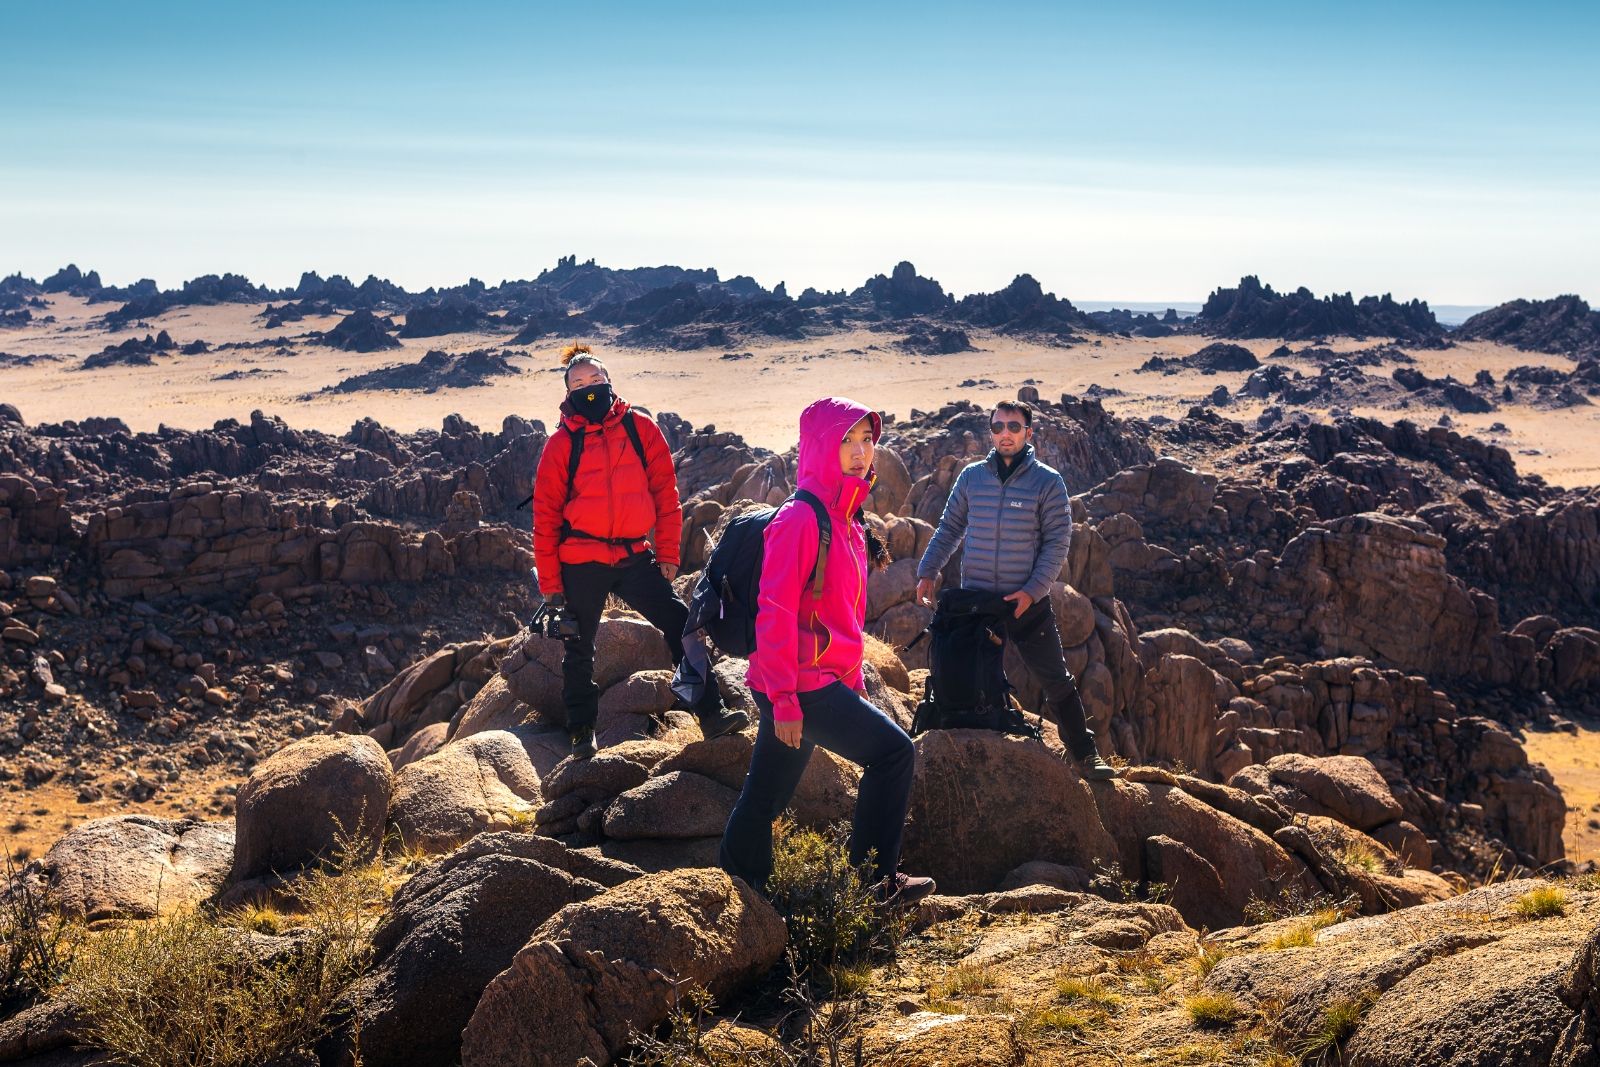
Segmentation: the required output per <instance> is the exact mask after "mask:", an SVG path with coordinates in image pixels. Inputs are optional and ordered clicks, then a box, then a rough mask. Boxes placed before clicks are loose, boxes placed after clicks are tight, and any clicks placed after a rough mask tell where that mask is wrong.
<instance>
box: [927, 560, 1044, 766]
mask: <svg viewBox="0 0 1600 1067" xmlns="http://www.w3.org/2000/svg"><path fill="white" fill-rule="evenodd" d="M1011 611H1012V606H1011V604H1010V603H1009V602H1008V601H1007V600H1006V599H1005V598H1004V597H1002V596H1001V595H1000V594H999V593H990V592H986V591H984V590H981V589H946V590H944V591H943V592H942V593H940V594H939V604H938V608H937V610H936V611H935V612H934V616H933V621H932V622H930V623H929V624H928V628H927V629H926V630H924V631H923V632H922V634H919V635H918V636H917V638H916V641H913V642H912V644H913V645H915V644H916V643H917V641H921V640H922V639H923V638H924V637H927V638H928V639H929V655H928V665H929V668H930V673H929V675H928V688H927V692H926V694H925V695H924V696H923V698H922V702H921V703H920V704H918V705H917V711H916V716H915V717H914V718H913V720H912V723H911V733H912V734H913V735H916V734H920V733H923V732H925V731H928V730H999V731H1001V732H1003V733H1012V734H1025V735H1027V736H1030V737H1038V736H1039V732H1038V731H1037V730H1036V729H1035V728H1034V727H1032V726H1030V725H1028V722H1027V720H1026V719H1024V718H1023V717H1022V713H1021V712H1020V711H1019V710H1018V709H1017V706H1016V704H1015V703H1014V702H1013V701H1012V698H1011V693H1012V687H1011V683H1010V682H1008V681H1006V669H1005V659H1006V627H1005V618H1006V616H1007V615H1009V614H1011Z"/></svg>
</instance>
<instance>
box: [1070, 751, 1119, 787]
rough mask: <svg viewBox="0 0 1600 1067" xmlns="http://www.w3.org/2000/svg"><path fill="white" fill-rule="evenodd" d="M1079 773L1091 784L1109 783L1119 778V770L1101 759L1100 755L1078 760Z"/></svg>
mask: <svg viewBox="0 0 1600 1067" xmlns="http://www.w3.org/2000/svg"><path fill="white" fill-rule="evenodd" d="M1077 762H1078V773H1079V774H1081V775H1083V776H1084V777H1085V778H1087V779H1088V780H1089V781H1091V782H1107V781H1110V780H1111V779H1113V778H1115V777H1116V776H1117V769H1116V768H1115V767H1113V766H1111V764H1109V763H1107V762H1106V761H1105V760H1103V759H1101V758H1100V753H1098V752H1096V753H1093V754H1092V755H1088V756H1083V757H1080V758H1079V759H1078V761H1077Z"/></svg>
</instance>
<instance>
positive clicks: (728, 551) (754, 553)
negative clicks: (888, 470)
mask: <svg viewBox="0 0 1600 1067" xmlns="http://www.w3.org/2000/svg"><path fill="white" fill-rule="evenodd" d="M791 499H793V500H799V501H801V502H803V503H805V504H808V505H810V507H811V510H812V511H813V512H815V513H816V516H817V559H816V562H815V563H813V564H812V566H811V595H812V596H813V597H820V596H821V595H822V580H823V576H824V575H825V574H826V572H827V566H828V546H829V545H830V544H831V543H832V541H833V522H832V521H831V520H830V519H829V518H828V509H827V508H825V507H823V506H822V501H821V500H818V499H817V497H816V496H815V495H814V494H812V493H810V492H808V491H806V490H804V489H796V490H795V491H794V496H793V497H792V498H791ZM777 513H778V509H777V508H757V509H755V510H753V511H747V512H745V513H744V514H743V515H740V516H738V517H737V518H735V519H733V520H732V521H730V522H729V523H728V525H727V526H726V527H724V528H723V531H722V536H721V537H720V538H719V539H718V540H717V545H716V547H715V548H714V549H712V550H711V558H710V559H708V560H707V561H706V568H705V570H704V571H703V572H701V574H700V580H699V581H698V582H696V583H695V587H694V593H693V595H692V596H691V597H690V598H689V624H688V626H687V627H685V631H684V632H686V633H688V632H692V631H694V630H699V629H704V630H705V631H706V634H707V635H708V636H709V637H710V638H711V640H712V642H713V643H714V644H715V645H716V646H717V648H718V650H719V651H721V652H722V653H724V654H725V655H729V656H748V655H750V653H751V652H753V651H754V650H755V647H756V610H757V605H756V599H757V597H758V596H759V595H760V592H761V559H762V556H763V555H764V551H765V542H763V540H762V535H763V534H765V533H766V530H767V526H768V524H770V523H771V522H772V517H773V516H774V515H776V514H777Z"/></svg>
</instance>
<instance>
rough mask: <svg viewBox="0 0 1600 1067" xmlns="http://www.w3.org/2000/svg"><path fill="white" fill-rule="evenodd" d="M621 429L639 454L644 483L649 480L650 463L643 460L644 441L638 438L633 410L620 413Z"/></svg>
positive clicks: (637, 428) (637, 427)
mask: <svg viewBox="0 0 1600 1067" xmlns="http://www.w3.org/2000/svg"><path fill="white" fill-rule="evenodd" d="M622 428H623V430H625V431H627V434H628V440H630V441H632V442H633V450H634V451H635V452H637V453H639V466H641V467H643V468H644V477H645V481H649V480H650V461H649V460H647V459H645V458H644V441H643V440H642V439H641V438H640V437H639V426H638V424H637V423H635V422H634V421H633V409H632V408H630V409H628V410H627V411H624V412H623V413H622Z"/></svg>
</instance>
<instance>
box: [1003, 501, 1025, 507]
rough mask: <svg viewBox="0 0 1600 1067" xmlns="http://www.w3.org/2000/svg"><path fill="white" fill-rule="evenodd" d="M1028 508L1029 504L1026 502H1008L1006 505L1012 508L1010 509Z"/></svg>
mask: <svg viewBox="0 0 1600 1067" xmlns="http://www.w3.org/2000/svg"><path fill="white" fill-rule="evenodd" d="M1026 506H1027V504H1026V503H1025V502H1024V501H1021V500H1012V501H1008V502H1007V504H1006V507H1010V508H1021V507H1026Z"/></svg>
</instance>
